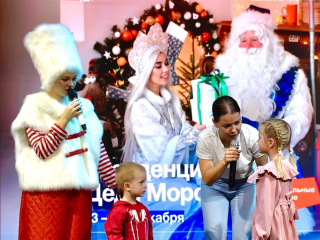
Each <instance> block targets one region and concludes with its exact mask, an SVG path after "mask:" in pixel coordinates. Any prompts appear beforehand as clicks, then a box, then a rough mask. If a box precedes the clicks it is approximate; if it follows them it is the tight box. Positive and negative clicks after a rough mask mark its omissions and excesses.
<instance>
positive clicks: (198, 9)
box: [195, 4, 203, 13]
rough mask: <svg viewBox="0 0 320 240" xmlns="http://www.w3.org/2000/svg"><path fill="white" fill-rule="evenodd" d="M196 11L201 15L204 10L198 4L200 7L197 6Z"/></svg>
mask: <svg viewBox="0 0 320 240" xmlns="http://www.w3.org/2000/svg"><path fill="white" fill-rule="evenodd" d="M195 10H196V12H197V13H201V12H202V10H203V7H202V6H201V5H200V4H198V5H197V6H196V8H195Z"/></svg>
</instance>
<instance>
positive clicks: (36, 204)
mask: <svg viewBox="0 0 320 240" xmlns="http://www.w3.org/2000/svg"><path fill="white" fill-rule="evenodd" d="M74 42H75V40H74V39H73V37H72V33H71V32H70V30H69V29H68V28H67V27H65V26H63V25H61V24H42V25H39V26H38V27H36V28H35V30H34V31H32V32H30V33H28V35H27V36H26V37H25V39H24V44H25V46H26V48H27V50H28V51H29V53H30V55H31V57H32V60H33V62H34V65H35V67H36V69H37V70H38V73H39V75H40V79H41V82H42V86H41V87H42V89H43V90H44V91H45V92H40V93H36V94H32V95H28V96H27V97H26V98H25V100H24V103H23V106H22V108H21V110H20V112H19V114H18V116H17V118H16V119H15V120H14V122H13V123H12V126H11V132H12V135H13V137H14V140H15V155H16V169H17V172H18V176H19V184H20V188H21V189H22V198H21V207H20V223H19V239H41V240H42V239H91V190H93V189H95V188H97V186H98V184H99V177H98V171H99V174H100V176H101V177H103V180H104V181H105V182H106V183H107V185H108V186H109V188H114V187H115V186H116V184H115V179H114V174H115V171H114V169H113V168H112V166H111V163H110V160H109V157H108V155H107V153H106V152H105V149H104V147H103V143H102V142H101V137H102V125H101V124H100V122H99V119H98V118H97V116H96V114H95V113H94V111H93V106H92V104H91V103H90V101H88V100H86V99H80V100H81V104H82V107H83V117H84V119H85V121H86V126H87V129H86V130H83V129H82V128H81V126H80V124H79V122H78V120H77V119H75V118H72V119H71V120H70V121H69V123H68V124H67V126H66V128H65V129H62V128H61V127H60V126H59V125H58V124H57V122H58V120H59V119H60V117H61V115H62V113H63V112H64V110H65V108H66V106H67V105H68V104H69V102H70V100H69V98H68V97H67V96H66V97H63V101H62V102H59V101H58V100H56V99H54V98H52V97H50V96H49V95H48V93H47V92H48V91H49V90H50V89H51V88H52V86H53V84H54V83H55V82H56V81H59V78H60V77H61V75H62V74H64V73H66V72H74V73H76V75H77V78H78V79H79V77H81V74H82V69H81V63H80V58H79V56H78V53H77V49H76V46H75V43H74Z"/></svg>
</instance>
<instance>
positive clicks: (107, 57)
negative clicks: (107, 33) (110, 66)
mask: <svg viewBox="0 0 320 240" xmlns="http://www.w3.org/2000/svg"><path fill="white" fill-rule="evenodd" d="M103 56H105V57H106V59H109V58H111V55H110V53H109V52H107V51H105V53H104V55H103Z"/></svg>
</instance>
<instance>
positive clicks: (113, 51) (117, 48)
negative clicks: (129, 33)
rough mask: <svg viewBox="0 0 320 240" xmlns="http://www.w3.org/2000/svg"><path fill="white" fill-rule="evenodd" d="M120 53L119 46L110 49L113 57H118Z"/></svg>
mask: <svg viewBox="0 0 320 240" xmlns="http://www.w3.org/2000/svg"><path fill="white" fill-rule="evenodd" d="M120 52H121V49H120V47H119V46H114V47H113V48H112V53H113V54H114V55H119V54H120Z"/></svg>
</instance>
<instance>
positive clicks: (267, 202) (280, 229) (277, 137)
mask: <svg viewBox="0 0 320 240" xmlns="http://www.w3.org/2000/svg"><path fill="white" fill-rule="evenodd" d="M290 139H291V128H290V126H289V124H288V123H287V122H285V121H283V120H281V119H271V120H267V121H265V122H263V123H262V124H261V126H260V128H259V140H258V145H259V150H260V152H261V153H266V154H268V156H269V158H270V162H269V163H267V164H266V165H264V166H260V167H258V169H257V170H256V172H255V173H254V174H252V175H251V177H250V178H249V179H248V182H253V181H254V180H257V183H256V189H257V198H256V209H255V211H254V214H253V225H252V239H253V240H255V239H282V240H286V239H288V240H295V239H299V238H298V232H297V230H296V225H295V221H294V220H296V219H298V218H299V215H298V212H297V208H296V206H295V204H294V203H293V201H292V200H291V194H292V179H293V178H294V177H295V176H296V175H298V172H297V170H296V164H295V161H294V159H293V156H292V150H291V149H289V148H290ZM284 149H288V150H289V151H290V160H289V161H288V160H286V159H285V158H284V156H283V154H282V151H283V150H284Z"/></svg>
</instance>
